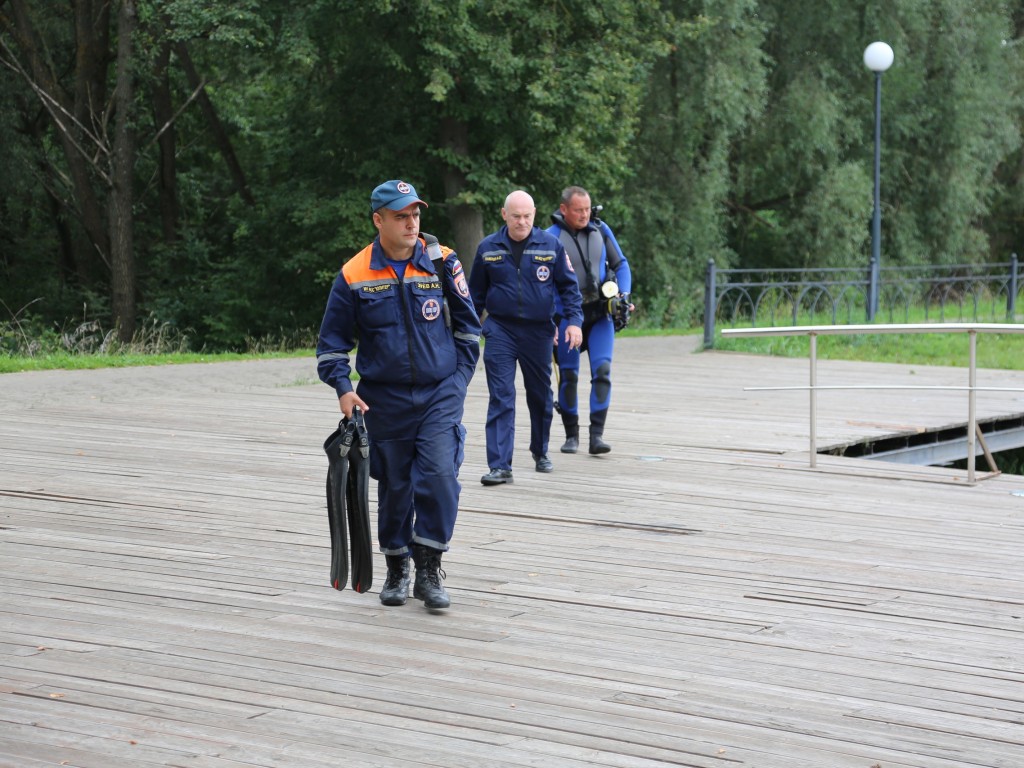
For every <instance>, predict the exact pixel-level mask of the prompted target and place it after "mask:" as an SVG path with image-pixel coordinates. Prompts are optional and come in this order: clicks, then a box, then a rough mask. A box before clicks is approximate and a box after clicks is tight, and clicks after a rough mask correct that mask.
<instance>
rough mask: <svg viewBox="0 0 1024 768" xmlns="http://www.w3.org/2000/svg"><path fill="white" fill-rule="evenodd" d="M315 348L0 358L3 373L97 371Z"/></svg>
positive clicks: (305, 352) (305, 353)
mask: <svg viewBox="0 0 1024 768" xmlns="http://www.w3.org/2000/svg"><path fill="white" fill-rule="evenodd" d="M315 354H316V353H315V352H314V351H313V350H312V349H298V350H292V351H290V352H258V353H249V352H244V353H243V352H215V353H201V352H168V353H163V354H147V353H124V354H110V355H107V354H81V353H69V352H63V353H53V354H46V355H35V356H32V357H24V356H12V355H0V374H2V373H17V372H19V371H50V370H89V369H94V368H130V367H133V366H141V365H183V364H185V363H224V362H229V361H232V360H268V359H274V358H291V357H308V358H310V359H312V358H313V357H314V356H315Z"/></svg>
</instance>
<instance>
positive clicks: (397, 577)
mask: <svg viewBox="0 0 1024 768" xmlns="http://www.w3.org/2000/svg"><path fill="white" fill-rule="evenodd" d="M384 559H385V560H386V561H387V564H388V575H387V576H386V577H385V578H384V586H383V587H381V590H380V601H381V602H382V603H383V604H384V605H405V601H406V600H407V599H408V597H409V558H408V557H404V556H403V555H385V556H384Z"/></svg>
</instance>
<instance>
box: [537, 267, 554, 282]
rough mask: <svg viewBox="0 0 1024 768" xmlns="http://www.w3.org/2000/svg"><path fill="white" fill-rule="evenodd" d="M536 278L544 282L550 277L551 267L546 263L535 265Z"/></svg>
mask: <svg viewBox="0 0 1024 768" xmlns="http://www.w3.org/2000/svg"><path fill="white" fill-rule="evenodd" d="M537 279H538V280H540V281H541V282H542V283H546V282H547V281H548V280H550V279H551V267H549V266H548V265H546V264H541V265H540V266H539V267H537Z"/></svg>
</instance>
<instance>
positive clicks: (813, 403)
mask: <svg viewBox="0 0 1024 768" xmlns="http://www.w3.org/2000/svg"><path fill="white" fill-rule="evenodd" d="M858 333H966V334H968V336H969V337H970V352H969V363H968V376H967V386H966V387H941V386H904V385H856V384H853V385H839V386H819V385H818V346H817V338H818V336H826V335H832V336H848V335H852V334H858ZM979 333H1015V334H1016V333H1024V325H1013V324H1009V323H918V324H911V325H900V324H895V325H884V324H878V325H805V326H790V327H777V328H732V329H726V330H723V331H722V335H723V336H739V337H751V336H807V337H809V340H810V375H811V380H810V384H809V385H808V386H806V387H744V390H747V391H763V390H802V389H806V390H808V391H809V392H810V450H811V467H816V466H817V463H818V448H817V442H818V427H817V419H818V400H817V393H818V390H820V389H865V390H866V389H914V390H920V389H933V390H947V391H948V390H966V391H967V482H968V483H970V484H973V483H974V469H975V453H976V452H977V444H976V439H977V437H978V435H979V430H978V419H977V393H978V392H1024V388H1016V387H979V386H977V378H978V368H977V360H978V357H977V336H978V334H979ZM982 445H983V447H984V441H982ZM986 452H987V449H986Z"/></svg>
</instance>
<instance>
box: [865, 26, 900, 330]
mask: <svg viewBox="0 0 1024 768" xmlns="http://www.w3.org/2000/svg"><path fill="white" fill-rule="evenodd" d="M892 60H893V53H892V48H890V47H889V46H888V45H887V44H886V43H881V42H878V43H872V44H871V45H869V46H868V47H867V48H865V49H864V64H865V65H866V66H867V68H868V69H870V70H871V71H872V72H874V73H875V210H874V214H873V216H872V220H871V265H870V276H869V282H868V296H867V315H868V322H869V323H870V322H873V321H874V319H875V315H876V314H877V312H878V293H879V286H878V267H879V264H880V263H881V259H882V207H881V201H880V199H879V198H880V191H881V172H882V73H883V72H885V70H887V69H888V68H889V67H891V66H892Z"/></svg>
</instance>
